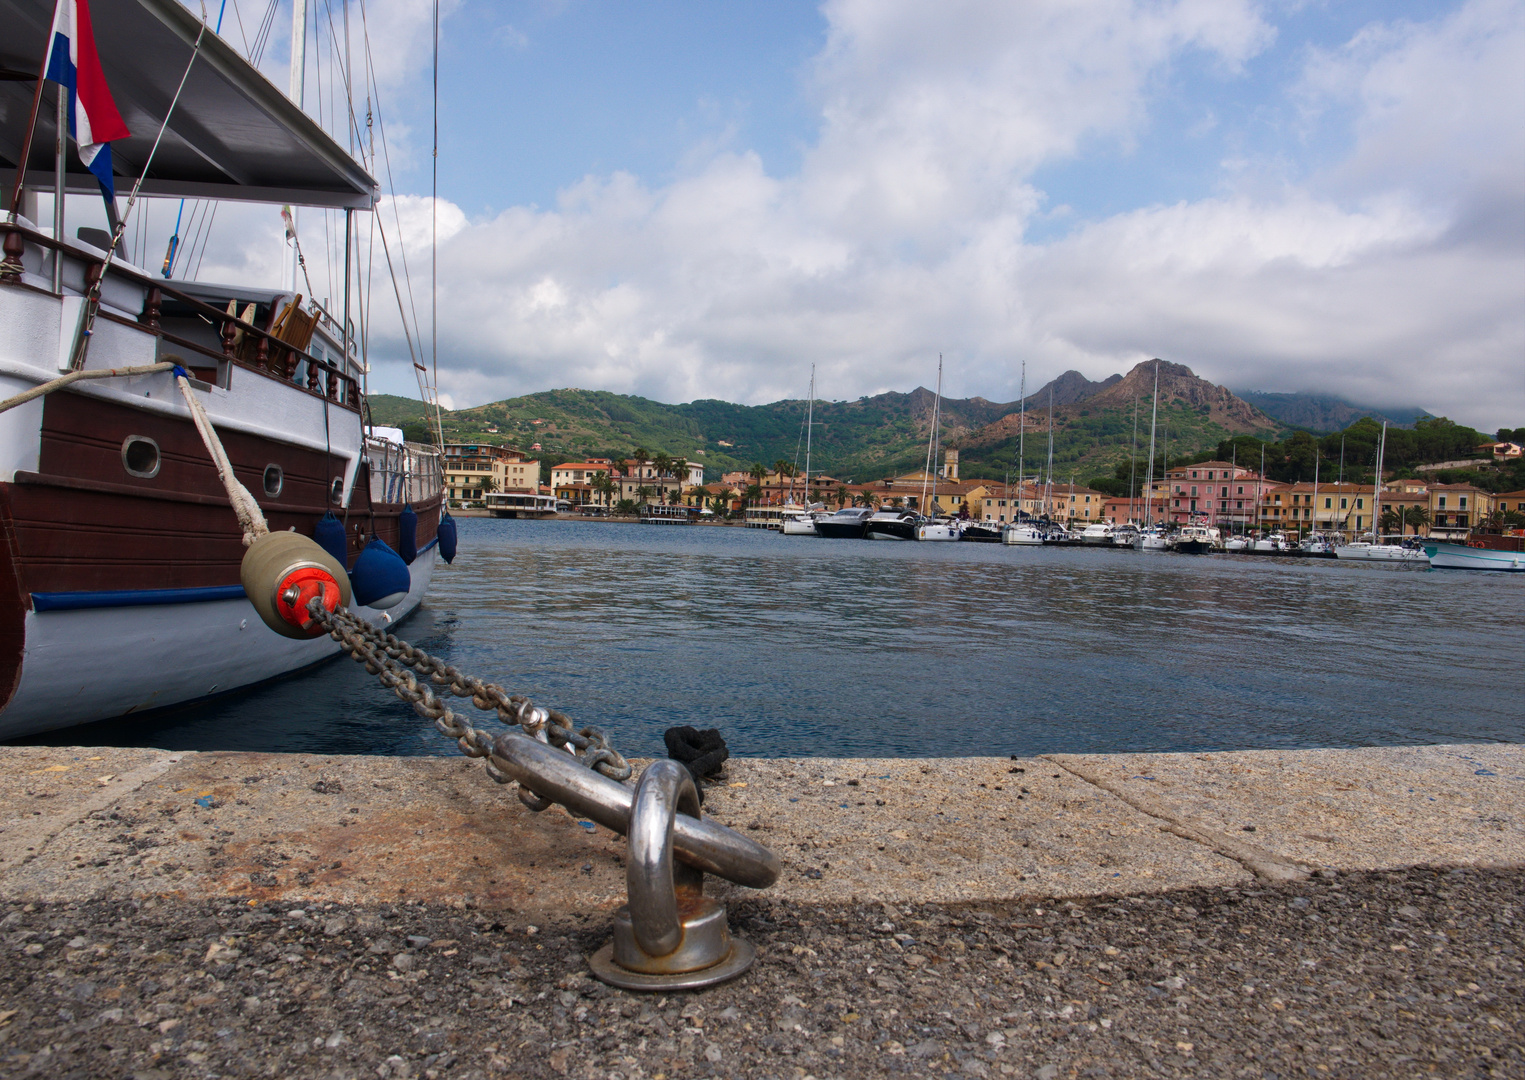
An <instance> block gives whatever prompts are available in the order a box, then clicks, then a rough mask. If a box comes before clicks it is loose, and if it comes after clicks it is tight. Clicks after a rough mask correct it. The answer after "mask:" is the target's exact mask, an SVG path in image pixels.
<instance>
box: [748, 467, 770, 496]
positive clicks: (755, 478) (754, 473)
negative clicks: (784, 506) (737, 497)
mask: <svg viewBox="0 0 1525 1080" xmlns="http://www.w3.org/2000/svg"><path fill="white" fill-rule="evenodd" d="M747 475H748V476H750V477H751V478H752V485H751V487H749V488H747V498H748V499H754V498H755V499H756V500H758V501H761V499H762V482H763V478H764V477H766V476H767V475H768V467H767V466H766V465H764V464H763V463H762V462H760V461H754V462H752V467H751V468H750V469H748V470H747ZM752 488H756V489H757V494H756V495H755V496H754V495H753V494H752ZM754 505H755V503H754Z"/></svg>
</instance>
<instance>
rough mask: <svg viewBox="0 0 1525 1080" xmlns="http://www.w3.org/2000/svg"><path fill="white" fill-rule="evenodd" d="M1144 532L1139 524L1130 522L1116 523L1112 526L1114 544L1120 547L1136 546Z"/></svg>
mask: <svg viewBox="0 0 1525 1080" xmlns="http://www.w3.org/2000/svg"><path fill="white" fill-rule="evenodd" d="M1142 537H1143V533H1141V532H1139V529H1138V526H1137V525H1134V524H1132V523H1131V522H1130V523H1127V524H1123V525H1115V526H1113V528H1112V546H1113V547H1120V548H1136V547H1138V546H1139V541H1140V540H1141V539H1142Z"/></svg>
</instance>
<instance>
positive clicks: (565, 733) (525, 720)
mask: <svg viewBox="0 0 1525 1080" xmlns="http://www.w3.org/2000/svg"><path fill="white" fill-rule="evenodd" d="M308 611H309V612H311V614H312V617H313V618H314V619H316V620H317V621H318V623H319V625H321V626H322V627H323V628H324V629H325V630H327V631H328V635H329V637H331V638H333V639H334V640H335V641H337V642H338V643H339V647H340V648H341V649H342V650H343V651H344V652H345V653H347V654H348V655H349V656H350V657H351V658H352V659H354V660H356V661H358V662H360V663H362V664H364V665H365V670H366V671H368V672H370V673H371V674H372V675H375V676H376V677H377V678H378V679H379V680H380V681H381V685H382V686H385V687H386V688H387V689H389V690H391V691H392V692H393V693H394V694H396V695H397V696H398V697H400V698H401V699H402V700H404V701H406V702H407V703H408V704H410V705H412V706H413V709H414V711H415V712H417V713H418V714H419V715H420V716H422V717H425V718H427V719H429V720H433V721H434V726H435V727H436V728H438V729H439V731H440V732H441V733H442V734H444V735H448V736H450V737H451V738H453V739H454V740H455V741H456V745H457V746H459V747H460V748H461V752H462V753H464V754H466V755H467V756H468V757H476V758H486V759H487V760H486V762H485V764H486V766H487V772H488V774H489V775H490V776H491V777H492V778H493V779H494V780H496V781H497V782H498V783H500V784H507V783H511V782H512V781H513V778H512V777H510V776H508V775H506V774H504V773H503V772H500V771H499V770H498V768H497V767H496V766H495V765H493V763H492V760H491V757H490V755H491V754H492V745H493V738H492V736H490V735H488V734H487V732H485V731H482V730H480V729H478V728H476V727H473V726H472V724H471V721H469V720H468V719H466V717H464V716H462V715H461V714H460V713H457V712H454V711H453V710H452V709H451V708H450V706H449V705H447V704H445V700H444V699H443V698H442V697H441V696H440V695H438V694H436V693H435V692H434V691H433V690H432V689H431V688H430V685H429V684H430V683H432V684H434V685H435V686H440V687H445V688H448V689H449V691H450V692H451V693H452V694H454V695H455V696H456V697H463V698H469V699H470V700H471V703H472V704H473V705H475V706H476V707H477V708H479V709H481V710H483V711H484V712H493V713H497V716H498V719H499V720H501V721H503V723H505V724H507V725H508V726H509V727H519V728H522V729H523V730H524V732H525V733H526V734H528V735H529V736H531V737H532V738H535V739H537V740H539V741H540V742H543V743H548V744H549V745H551V746H556V747H560V748H561V749H564V750H566V751H567V752H568V753H569V754H572V755H573V756H574V757H577V758H578V759H579V760H580V761H581V762H582V764H584V765H586V766H587V767H588V768H590V769H596V770H598V771H599V772H601V773H603V774H604V775H605V776H607V777H609V779H611V780H620V781H623V780H628V779H629V778H630V774H631V773H632V772H633V771H634V770H633V769H632V768H631V766H630V763H629V762H627V761H626V760H625V759H624V757H623V756H622V755H621V754H620V753H619V751H617V750H615V749H614V748H613V747H612V746H610V745H609V740H608V739H607V738H605V736H604V733H603V732H601V731H599V730H598V728H595V727H585V728H582V729H581V730H577V729H576V728H575V727H574V723H573V721H572V719H571V717H569V716H567V715H566V714H564V713H561V712H558V711H557V710H555V709H543V708H541V707H540V706H538V705H536V704H534V703H533V702H532V701H530V699H529V698H527V697H525V696H524V695H523V694H512V695H511V694H509V693H508V692H507V691H505V690H504V689H503V688H502V687H500V686H498V685H497V684H496V683H484V682H483V681H482V680H481V679H477V678H473V677H472V676H470V675H466V674H464V673H462V672H460V671H458V670H457V669H456V668H455V667H453V666H451V665H450V664H447V663H445V662H444V661H443V660H439V659H437V658H436V657H433V656H430V655H429V654H428V653H427V652H425V651H424V650H423V649H420V648H418V647H417V646H415V645H410V644H408V643H407V642H406V641H403V640H402V639H401V638H399V637H396V636H395V635H392V634H388V633H386V632H385V631H382V630H378V629H377V628H376V627H374V626H372V625H371V624H370V623H368V622H366V621H365V620H364V619H361V618H360V617H358V616H356V615H354V614H352V613H351V612H349V611H346V610H344V609H342V608H341V609H339V610H337V611H328V610H326V609H325V608H324V607H323V605H322V604H321V603H320V602H319V601H318V600H317V599H316V598H314V600H313V601H312V603H311V604H309V605H308ZM420 675H422V676H425V678H426V679H427V681H423V680H420V679H419V677H418V676H420ZM519 799H520V801H521V802H523V803H524V804H525V805H526V806H528V807H529V808H530V809H532V810H544V809H545V808H546V807H548V806H550V805H551V803H550V801H549V800H545V799H541V798H539V797H538V796H536V795H534V794H533V793H532V792H529V791H527V790H525V789H523V788H522V787H521V789H520V791H519Z"/></svg>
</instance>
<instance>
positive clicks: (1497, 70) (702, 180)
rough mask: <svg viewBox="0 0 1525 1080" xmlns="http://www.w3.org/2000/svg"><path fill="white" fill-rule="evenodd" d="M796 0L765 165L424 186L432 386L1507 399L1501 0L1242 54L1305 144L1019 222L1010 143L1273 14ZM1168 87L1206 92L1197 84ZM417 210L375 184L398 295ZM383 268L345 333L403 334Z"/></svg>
mask: <svg viewBox="0 0 1525 1080" xmlns="http://www.w3.org/2000/svg"><path fill="white" fill-rule="evenodd" d="M417 9H418V5H417V4H402V3H401V2H400V0H399V3H398V10H399V11H400V12H405V13H406V12H412V13H413V15H414V16H416V13H417ZM823 10H824V13H825V15H826V17H827V19H828V22H829V33H828V38H827V44H826V47H825V48H824V50H823V51H822V53H821V55H820V56H819V57H818V58H817V61H816V63H815V65H814V67H813V69H812V72H811V76H810V79H811V82H810V85H811V88H812V93H813V95H814V100H815V101H816V102H817V105H818V107H819V115H820V118H821V127H820V136H819V139H818V141H817V142H816V144H815V145H814V146H813V147H811V148H810V149H809V150H808V152H807V153H806V154H805V157H804V160H803V164H802V165H801V167H800V169H799V171H798V173H797V174H795V175H791V176H771V175H769V174H768V173H767V172H766V171H765V170H764V168H763V166H762V164H761V161H760V159H759V158H758V157H757V156H756V155H755V154H752V153H749V152H747V151H745V150H740V149H736V148H733V147H728V146H727V145H725V144H723V143H722V144H717V145H714V146H713V147H711V148H709V149H706V150H704V151H703V152H695V153H692V154H690V155H689V156H688V157H686V158H685V159H684V160H683V161H682V162H680V163H678V164H679V166H680V168H681V169H682V172H681V173H680V175H679V177H678V178H677V179H676V180H673V181H672V182H670V183H666V184H664V185H661V186H654V185H652V184H650V183H648V182H645V181H643V180H642V179H640V178H637V177H634V176H631V175H628V174H624V173H613V174H610V175H606V176H589V177H584V178H582V179H580V180H577V181H576V182H574V183H571V184H569V186H568V187H567V188H566V189H565V190H564V191H563V192H562V194H561V197H560V199H559V201H558V203H557V205H556V206H555V207H553V208H548V209H538V208H531V207H522V206H521V207H512V208H510V209H508V210H505V211H503V212H501V213H499V214H497V215H495V216H492V217H489V218H485V219H481V220H468V219H467V217H466V216H465V215H464V214H463V213H462V212H461V211H460V209H459V208H457V207H455V206H453V205H449V204H442V205H441V208H440V210H441V216H440V223H441V228H440V254H439V258H440V296H439V303H440V313H441V314H440V319H441V322H440V368H441V370H440V380H441V388H442V390H443V391H445V392H446V393H447V394H449V395H450V398H451V400H453V401H456V402H459V403H477V402H482V401H487V400H492V399H495V398H499V397H504V396H508V395H511V394H517V393H525V392H530V391H534V390H540V389H546V388H549V387H553V386H568V385H572V386H586V387H594V388H601V389H611V390H616V391H621V392H633V393H642V394H647V395H650V396H653V397H657V398H660V399H663V400H668V401H674V400H687V399H690V398H693V397H700V396H716V397H725V398H729V399H731V400H743V401H752V402H756V401H765V400H772V399H775V398H777V397H780V396H785V395H798V394H799V393H800V392H801V390H802V389H803V386H804V381H805V378H806V373H807V371H808V367H809V364H810V363H812V362H815V363H818V364H819V366H820V374H819V380H818V381H819V386H820V388H821V391H822V392H823V393H825V394H828V395H831V396H837V397H851V396H856V395H858V394H861V393H873V392H876V391H878V390H882V389H892V388H893V389H908V388H910V387H911V386H913V385H915V384H916V383H918V382H921V383H925V382H929V381H930V378H931V374H932V372H933V370H934V365H935V360H936V354H937V353H938V352H943V353H945V354H947V355H948V358H949V361H950V363H949V372H950V378H949V383H950V384H951V388H952V392H954V393H958V394H966V393H982V394H985V395H987V396H991V397H1003V396H1004V397H1013V396H1015V392H1016V378H1017V376H1016V371H1017V366H1018V362H1019V361H1020V360H1021V359H1023V358H1026V359H1027V360H1028V362H1029V367H1031V368H1032V369H1033V371H1032V372H1030V373H1029V374H1030V378H1039V379H1041V378H1046V377H1048V376H1049V375H1053V374H1057V373H1058V372H1059V371H1060V370H1062V369H1063V368H1066V367H1072V366H1073V367H1078V368H1080V369H1081V370H1082V371H1085V372H1086V373H1087V374H1089V375H1091V376H1092V377H1101V376H1103V375H1106V374H1109V373H1111V372H1112V371H1115V370H1119V369H1120V368H1123V367H1125V366H1126V365H1128V364H1131V363H1133V362H1135V361H1136V360H1139V359H1144V358H1147V357H1150V356H1155V355H1159V356H1164V357H1166V358H1168V359H1172V360H1178V361H1182V362H1185V363H1189V364H1191V365H1192V366H1193V367H1195V368H1196V369H1197V370H1198V371H1199V372H1200V373H1202V374H1204V375H1206V376H1209V377H1211V378H1214V379H1217V380H1219V381H1225V382H1228V383H1230V384H1231V385H1235V386H1243V387H1256V388H1264V389H1287V390H1290V389H1305V388H1306V389H1323V390H1332V391H1337V392H1343V393H1346V394H1349V395H1351V396H1353V397H1356V398H1358V399H1360V400H1363V401H1370V402H1373V403H1376V404H1394V405H1396V404H1420V405H1424V406H1426V407H1429V408H1431V409H1435V410H1437V411H1442V412H1446V413H1448V414H1449V415H1452V416H1453V417H1455V418H1458V419H1463V420H1469V421H1472V422H1475V423H1480V424H1488V425H1496V424H1500V423H1506V422H1508V423H1511V424H1513V423H1518V422H1521V421H1522V420H1525V385H1522V378H1521V357H1522V356H1525V304H1522V302H1521V301H1522V299H1525V254H1522V246H1525V239H1522V238H1525V221H1522V215H1525V211H1522V210H1521V207H1525V149H1522V147H1525V124H1522V123H1521V120H1522V116H1521V113H1522V111H1525V105H1522V103H1525V92H1522V86H1521V79H1522V76H1521V74H1520V72H1521V68H1520V65H1519V63H1518V58H1519V56H1521V55H1525V29H1522V25H1525V17H1522V11H1525V9H1522V8H1521V7H1520V6H1519V5H1518V4H1515V3H1509V2H1501V0H1475V2H1472V3H1466V4H1463V5H1461V6H1459V7H1458V8H1457V9H1456V10H1454V11H1452V12H1451V13H1450V14H1448V15H1445V16H1444V17H1441V18H1438V19H1436V20H1434V21H1431V22H1426V23H1395V24H1391V25H1374V26H1372V27H1369V28H1367V29H1365V30H1363V31H1362V32H1361V33H1360V34H1358V35H1357V36H1356V37H1355V38H1354V39H1353V40H1352V41H1350V42H1349V43H1347V44H1346V45H1344V46H1343V47H1341V48H1338V49H1332V50H1325V51H1311V52H1309V53H1308V55H1307V58H1306V65H1305V68H1304V71H1303V74H1302V76H1301V78H1300V79H1299V80H1298V81H1297V82H1296V84H1295V85H1293V86H1284V87H1275V86H1268V87H1267V92H1268V93H1271V94H1274V95H1279V96H1280V97H1281V98H1282V100H1283V102H1284V103H1285V102H1295V103H1296V104H1298V105H1300V106H1301V108H1302V110H1303V112H1304V114H1305V116H1306V118H1307V123H1308V124H1309V125H1310V129H1317V130H1319V131H1322V132H1325V133H1328V132H1330V131H1333V132H1334V136H1332V138H1335V139H1336V141H1337V142H1339V143H1340V145H1341V146H1342V149H1341V150H1340V151H1339V152H1338V153H1336V154H1334V155H1333V160H1332V161H1330V162H1329V163H1328V164H1327V167H1325V168H1323V169H1322V171H1318V172H1316V173H1311V174H1310V173H1309V171H1308V170H1307V169H1302V170H1298V169H1283V168H1281V163H1279V162H1275V161H1257V160H1256V159H1255V158H1254V157H1253V155H1249V156H1243V155H1241V156H1240V157H1239V160H1238V161H1237V163H1236V164H1235V166H1234V168H1233V169H1231V170H1230V169H1225V172H1224V173H1223V175H1222V177H1221V179H1222V187H1221V190H1220V193H1219V194H1217V195H1215V196H1213V197H1211V198H1204V199H1199V200H1197V201H1193V202H1183V203H1180V204H1178V205H1172V206H1147V207H1142V208H1139V209H1135V210H1132V211H1130V212H1126V213H1121V214H1117V215H1115V216H1113V217H1110V218H1106V219H1104V220H1097V221H1092V222H1089V223H1079V224H1077V226H1076V228H1075V231H1074V232H1073V233H1071V234H1070V235H1068V236H1066V237H1064V238H1062V239H1058V240H1055V241H1052V242H1049V243H1035V242H1033V241H1031V240H1029V239H1028V238H1027V230H1028V228H1029V226H1030V225H1031V224H1032V223H1034V222H1035V221H1036V220H1037V219H1038V218H1039V217H1040V216H1044V217H1049V216H1052V215H1054V214H1057V213H1061V212H1065V208H1064V207H1063V206H1059V207H1057V208H1055V209H1049V208H1048V203H1049V202H1050V201H1052V202H1054V203H1060V202H1062V200H1063V199H1064V197H1065V196H1064V192H1062V191H1056V192H1043V191H1039V190H1037V188H1036V187H1035V186H1034V182H1033V176H1034V173H1035V171H1036V170H1037V169H1038V168H1039V167H1040V166H1042V165H1044V164H1047V163H1052V162H1055V161H1062V160H1065V159H1068V158H1073V157H1075V156H1077V155H1081V154H1083V153H1085V151H1086V147H1087V146H1090V145H1093V144H1095V143H1096V142H1097V141H1098V140H1099V141H1102V142H1104V143H1109V144H1111V145H1112V146H1114V147H1120V148H1122V149H1123V150H1124V151H1126V149H1127V148H1128V147H1129V146H1130V145H1131V144H1132V142H1133V141H1134V140H1136V139H1138V138H1139V137H1140V136H1141V134H1142V133H1143V132H1144V130H1145V126H1146V125H1147V123H1148V122H1149V116H1148V112H1149V105H1150V102H1151V101H1152V100H1154V95H1155V94H1156V92H1157V91H1158V89H1159V87H1160V85H1161V84H1162V83H1163V82H1164V81H1166V80H1167V79H1168V78H1169V75H1170V72H1171V70H1172V67H1173V65H1176V64H1178V63H1179V62H1180V61H1181V60H1182V58H1183V56H1185V55H1186V54H1188V53H1193V52H1195V53H1197V54H1201V55H1206V56H1207V57H1208V58H1210V61H1211V63H1212V64H1213V65H1215V66H1216V67H1217V69H1218V70H1219V72H1220V75H1221V77H1222V78H1225V79H1237V78H1248V77H1251V74H1250V71H1251V68H1250V66H1249V65H1251V64H1252V61H1253V60H1254V58H1255V57H1256V56H1257V55H1258V54H1259V53H1260V52H1261V51H1263V50H1264V49H1265V48H1267V47H1268V46H1269V45H1270V43H1272V42H1273V40H1274V38H1275V34H1276V30H1275V28H1274V27H1273V26H1271V25H1270V23H1269V22H1268V21H1267V18H1266V17H1265V16H1263V15H1262V13H1261V11H1260V9H1259V8H1258V7H1257V5H1256V4H1254V3H1252V2H1250V0H1237V2H1231V0H1177V2H1165V0H1156V2H1150V0H1137V2H1129V0H1089V2H1078V0H1069V2H1062V0H1053V2H1036V0H1035V2H1030V3H1023V4H1008V5H1001V4H987V3H975V2H973V0H969V2H949V3H945V4H939V5H931V6H929V5H925V4H922V3H913V2H911V0H828V2H827V3H826V4H825V6H824V9H823ZM398 17H399V18H402V17H403V16H402V15H399V16H398ZM409 17H412V16H409ZM1260 77H1265V76H1260ZM1193 115H1195V116H1202V117H1207V118H1208V119H1209V120H1211V121H1214V122H1221V115H1220V114H1219V113H1218V112H1217V111H1216V110H1215V109H1214V108H1213V103H1211V102H1202V103H1201V108H1200V109H1198V110H1195V111H1194V112H1193ZM1204 122H1206V121H1204ZM1341 140H1342V141H1341ZM1288 177H1292V178H1293V179H1288ZM428 211H429V202H428V200H427V199H422V198H414V197H409V196H404V197H402V198H400V199H399V200H398V201H397V204H396V213H398V214H399V215H401V218H402V233H403V235H404V236H405V237H406V239H407V242H408V252H409V260H410V268H411V270H412V274H413V280H414V287H415V292H416V293H417V295H418V296H419V297H420V300H419V303H420V305H421V306H422V305H423V303H424V301H423V299H422V298H423V297H424V296H426V295H427V294H426V292H420V291H419V290H420V289H425V290H426V288H427V286H426V284H422V283H425V282H426V281H427V277H428V269H429V268H428V263H427V257H428V246H427V225H428ZM392 212H393V211H392V209H391V207H390V206H388V207H384V208H383V213H384V214H385V215H386V218H385V220H386V221H387V223H388V228H389V229H391V228H394V225H393V219H392V217H391V214H392ZM394 254H395V252H394ZM204 276H205V275H204ZM382 288H383V286H381V285H380V284H378V286H377V288H376V290H375V293H374V296H375V307H376V312H377V322H376V326H375V333H376V336H375V338H374V339H373V340H374V341H375V346H376V348H377V350H378V353H381V352H385V353H387V354H389V355H391V356H393V357H396V358H398V359H402V358H403V357H405V355H406V350H405V347H404V346H403V343H402V340H401V337H400V335H399V334H398V332H397V326H396V317H395V304H394V303H393V302H392V301H390V300H389V299H387V298H386V297H385V296H384V295H383V294H382V292H381V289H382ZM425 319H427V316H425ZM426 335H427V328H426ZM396 370H397V371H401V373H402V374H401V375H400V376H398V377H396V378H395V388H396V389H402V388H404V387H405V386H406V385H408V384H410V383H411V375H410V374H408V371H407V369H405V368H398V369H396Z"/></svg>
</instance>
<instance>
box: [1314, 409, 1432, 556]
mask: <svg viewBox="0 0 1525 1080" xmlns="http://www.w3.org/2000/svg"><path fill="white" fill-rule="evenodd" d="M1386 456H1387V421H1386V420H1384V421H1382V439H1381V441H1380V442H1378V443H1377V476H1376V479H1375V480H1374V481H1373V482H1372V505H1371V533H1370V536H1371V539H1370V540H1361V539H1357V540H1352V541H1351V542H1350V543H1348V544H1345V545H1343V546H1342V547H1337V548H1335V549H1334V554H1335V557H1336V558H1339V559H1350V560H1357V561H1361V562H1408V563H1424V564H1426V565H1428V564H1429V561H1430V557H1429V556H1428V555H1426V554H1425V552H1424V549H1423V548H1421V547H1408V546H1406V545H1404V544H1384V543H1382V536H1381V522H1382V465H1383V461H1384V459H1385V458H1386Z"/></svg>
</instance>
